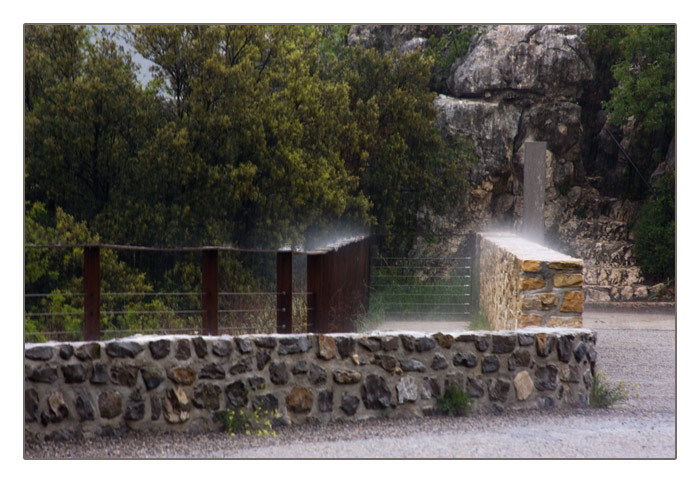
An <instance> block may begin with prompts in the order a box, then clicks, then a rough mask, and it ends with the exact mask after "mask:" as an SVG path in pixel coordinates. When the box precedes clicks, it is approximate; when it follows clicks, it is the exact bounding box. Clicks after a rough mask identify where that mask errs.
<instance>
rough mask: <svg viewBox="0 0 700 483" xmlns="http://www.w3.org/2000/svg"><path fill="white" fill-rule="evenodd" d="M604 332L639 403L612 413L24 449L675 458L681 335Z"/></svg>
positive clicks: (662, 328)
mask: <svg viewBox="0 0 700 483" xmlns="http://www.w3.org/2000/svg"><path fill="white" fill-rule="evenodd" d="M602 317H604V315H603V316H602ZM617 317H618V319H620V320H618V322H615V323H612V322H605V321H604V320H603V319H598V321H599V322H603V323H606V324H607V326H617V327H628V326H631V325H630V323H629V322H630V320H634V318H635V316H634V314H628V315H627V316H626V317H625V316H620V315H619V314H618V315H617ZM622 319H624V320H622ZM610 320H612V319H610ZM665 320H666V322H667V318H666V319H665ZM623 322H624V323H623ZM657 322H658V320H657ZM602 325H603V324H598V326H596V327H594V328H595V330H596V331H597V332H598V343H597V351H598V363H597V366H596V369H597V370H602V371H603V372H605V373H606V374H607V375H608V377H609V378H610V380H611V381H614V382H616V381H621V380H622V381H626V382H627V383H628V384H637V385H638V389H637V390H636V392H638V393H639V397H638V398H635V399H633V400H632V401H631V402H630V403H629V404H628V405H626V406H622V407H618V408H615V409H584V410H573V411H566V412H562V411H551V412H541V411H533V412H530V411H527V412H515V413H506V414H503V415H500V416H496V415H479V416H472V417H467V418H444V417H432V418H423V419H410V420H407V419H390V420H375V421H364V422H356V423H333V424H330V425H323V426H313V425H304V426H292V427H286V428H281V429H279V430H278V435H277V437H276V438H254V437H248V438H246V437H236V438H232V437H229V436H228V435H226V434H224V433H214V434H200V435H189V434H174V433H170V434H137V433H130V434H127V435H126V436H124V437H121V438H117V437H110V438H107V437H105V438H99V439H96V440H93V441H90V443H89V444H84V443H76V442H60V443H50V444H41V445H29V446H27V445H25V458H27V459H34V458H50V459H64V458H79V459H86V458H100V459H103V458H108V459H112V458H139V459H141V458H297V459H298V458H675V457H676V411H675V408H676V399H675V394H676V382H675V381H676V365H675V360H676V359H675V347H676V341H675V330H673V329H669V328H668V324H659V323H656V324H655V323H654V322H653V321H645V323H644V324H637V327H635V328H632V329H631V328H620V329H616V328H599V327H600V326H602ZM640 325H641V327H640ZM643 327H647V328H643Z"/></svg>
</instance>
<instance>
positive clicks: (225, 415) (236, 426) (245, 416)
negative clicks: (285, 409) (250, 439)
mask: <svg viewBox="0 0 700 483" xmlns="http://www.w3.org/2000/svg"><path fill="white" fill-rule="evenodd" d="M218 415H219V418H220V420H221V422H222V423H223V425H224V430H225V431H226V432H227V433H230V434H231V436H236V435H237V434H245V435H246V436H251V435H254V436H277V433H276V432H275V430H274V429H272V421H273V420H274V419H278V418H279V417H280V415H279V413H278V412H277V410H275V411H268V410H264V409H260V408H256V409H254V410H253V411H251V410H250V409H245V408H244V409H233V410H231V411H222V412H220V413H218Z"/></svg>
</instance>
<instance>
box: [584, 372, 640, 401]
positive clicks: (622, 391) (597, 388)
mask: <svg viewBox="0 0 700 483" xmlns="http://www.w3.org/2000/svg"><path fill="white" fill-rule="evenodd" d="M636 387H637V386H632V388H633V389H636ZM627 388H628V386H627V384H626V383H625V381H620V382H618V383H617V384H615V385H613V384H611V383H610V380H609V379H608V376H606V375H605V373H604V372H603V371H598V372H596V373H595V374H594V376H593V388H592V389H591V398H590V401H589V404H590V405H591V406H592V407H594V408H608V407H611V406H614V405H615V404H618V403H623V402H625V401H627V400H629V398H630V393H629V390H628V389H627ZM635 397H639V394H636V395H635Z"/></svg>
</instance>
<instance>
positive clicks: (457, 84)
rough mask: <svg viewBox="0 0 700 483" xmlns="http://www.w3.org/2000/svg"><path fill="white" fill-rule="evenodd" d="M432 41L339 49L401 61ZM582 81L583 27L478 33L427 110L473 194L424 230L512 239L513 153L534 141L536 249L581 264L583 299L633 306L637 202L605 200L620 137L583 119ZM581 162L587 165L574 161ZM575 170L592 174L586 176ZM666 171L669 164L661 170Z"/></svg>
mask: <svg viewBox="0 0 700 483" xmlns="http://www.w3.org/2000/svg"><path fill="white" fill-rule="evenodd" d="M441 33H442V32H441V30H440V27H439V26H359V27H353V28H352V29H351V31H350V35H349V36H348V40H349V42H350V43H351V44H360V45H363V46H365V47H376V48H379V49H380V50H383V51H386V50H389V49H391V48H397V49H399V50H400V51H404V52H405V51H410V50H413V48H416V47H417V46H419V45H423V44H424V41H425V40H426V39H427V38H428V37H429V36H430V35H440V34H441ZM409 47H410V48H409ZM593 79H594V66H593V62H592V61H591V58H590V55H589V53H588V49H587V47H586V44H585V42H584V28H583V26H576V25H494V26H489V27H486V28H485V30H484V31H483V32H482V33H481V34H480V35H478V36H476V37H475V38H474V39H473V41H472V43H471V46H470V48H469V51H468V52H467V54H466V55H465V56H463V57H461V58H459V59H457V61H455V63H454V64H453V65H452V68H451V71H450V76H449V78H448V79H447V88H448V92H447V93H446V94H441V95H439V96H438V97H437V98H436V100H435V106H436V107H437V109H438V124H439V126H440V128H441V129H443V130H444V131H447V132H450V133H452V134H460V135H464V136H466V137H468V138H470V139H471V140H472V142H473V144H474V147H475V150H476V154H477V156H478V159H479V163H478V165H476V166H474V168H473V169H472V170H471V171H470V172H469V173H465V175H467V176H469V178H470V181H471V184H472V186H473V189H472V190H471V192H470V193H469V203H468V209H467V212H466V213H463V214H460V215H461V216H459V215H457V216H453V217H449V218H448V219H443V218H440V219H438V218H435V217H433V218H431V217H430V216H429V215H426V219H427V220H428V222H429V223H432V225H433V226H434V227H435V228H436V229H437V230H439V231H451V232H455V233H465V232H466V231H468V230H481V229H484V228H486V227H490V226H494V225H495V226H498V227H504V228H508V229H514V230H516V231H517V230H519V228H520V223H521V221H520V220H521V215H522V182H523V154H524V143H525V142H526V141H545V142H546V143H547V158H546V159H547V177H546V202H545V228H546V230H547V242H548V244H550V245H551V246H552V247H553V248H555V249H557V250H559V251H562V252H564V253H568V254H570V255H572V256H575V257H578V258H582V259H584V262H585V267H586V268H585V272H586V285H587V289H586V290H587V299H590V300H594V299H595V300H625V299H632V298H638V297H640V296H641V295H642V294H643V292H644V290H643V289H641V288H640V287H641V285H640V284H641V283H642V282H643V279H642V277H641V274H640V271H639V268H638V267H636V266H635V261H634V257H633V252H632V243H633V233H632V232H631V229H630V226H629V225H630V221H631V220H633V219H634V216H635V214H636V212H637V210H638V209H639V203H634V202H630V201H626V200H620V199H616V198H614V197H611V196H609V195H610V194H611V193H614V192H615V191H616V190H615V185H614V183H615V181H614V180H616V179H620V178H624V177H625V175H626V170H627V169H628V167H627V165H626V162H625V161H624V160H623V159H622V158H621V155H620V154H619V152H618V150H617V146H616V145H615V143H614V141H613V140H612V139H611V138H610V136H609V134H608V133H607V131H606V128H607V130H610V131H612V132H613V133H614V134H615V135H616V136H619V137H618V140H619V139H623V145H624V134H625V131H624V128H623V129H622V130H620V129H614V128H612V126H609V125H608V124H607V122H606V119H605V115H604V113H602V112H601V113H595V114H594V113H592V112H590V111H589V112H587V113H584V112H583V107H582V106H590V105H591V103H590V102H587V97H586V96H587V95H588V88H589V87H590V86H591V84H592V81H593ZM629 129H633V126H630V127H629ZM584 156H586V158H587V159H588V158H591V159H588V160H587V161H586V162H584ZM586 166H594V167H596V168H595V169H596V171H598V172H597V173H595V172H586ZM674 166H675V158H674V157H672V156H671V155H669V161H668V162H667V163H664V166H663V169H664V170H668V169H673V167H674ZM661 172H662V170H661V167H660V173H661ZM600 173H605V176H603V175H601V174H600ZM608 174H609V176H608ZM445 228H448V229H447V230H445ZM460 241H461V240H458V239H453V240H446V241H445V245H446V246H444V247H443V249H444V248H446V249H448V250H454V249H456V247H457V246H458V245H459V243H460ZM624 287H627V288H626V289H624V290H623V288H624Z"/></svg>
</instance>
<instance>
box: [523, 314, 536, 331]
mask: <svg viewBox="0 0 700 483" xmlns="http://www.w3.org/2000/svg"><path fill="white" fill-rule="evenodd" d="M531 325H535V326H538V327H539V326H541V325H542V317H541V316H539V315H535V314H521V315H520V317H518V328H520V329H522V328H524V327H529V326H531Z"/></svg>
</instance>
